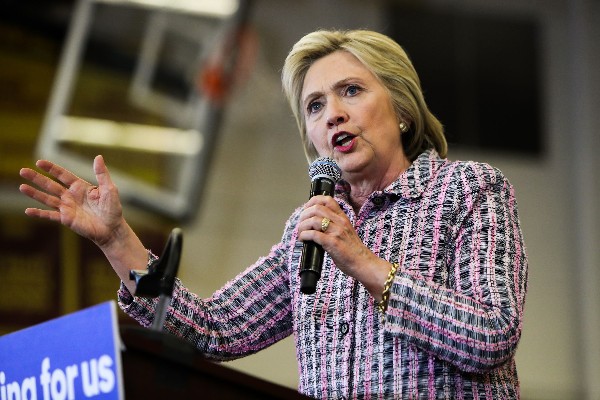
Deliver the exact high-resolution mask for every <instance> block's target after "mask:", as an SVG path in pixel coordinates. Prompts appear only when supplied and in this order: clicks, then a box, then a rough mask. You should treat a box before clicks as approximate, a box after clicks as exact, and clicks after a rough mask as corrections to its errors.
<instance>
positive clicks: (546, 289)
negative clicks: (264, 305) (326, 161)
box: [0, 0, 600, 399]
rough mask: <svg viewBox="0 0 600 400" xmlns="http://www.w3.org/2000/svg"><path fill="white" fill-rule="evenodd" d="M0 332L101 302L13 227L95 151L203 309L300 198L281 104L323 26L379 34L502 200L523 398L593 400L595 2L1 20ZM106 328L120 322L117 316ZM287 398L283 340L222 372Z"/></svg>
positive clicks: (29, 230) (291, 2)
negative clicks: (520, 283) (39, 185)
mask: <svg viewBox="0 0 600 400" xmlns="http://www.w3.org/2000/svg"><path fill="white" fill-rule="evenodd" d="M0 6H1V7H2V11H1V12H0V94H1V95H0V221H1V222H0V289H1V292H0V293H1V294H0V333H7V332H12V331H15V330H17V329H21V328H24V327H27V326H30V325H33V324H36V323H39V322H42V321H46V320H48V319H51V318H55V317H57V316H59V315H63V314H66V313H69V312H73V311H75V310H78V309H81V308H85V307H88V306H90V305H93V304H97V303H99V302H102V301H106V300H111V299H114V298H115V292H116V289H117V287H118V284H119V282H118V279H117V278H116V276H115V275H114V274H113V272H112V269H111V268H110V266H109V265H108V263H107V262H106V261H105V260H104V258H103V256H102V254H101V253H100V251H99V250H97V249H96V248H95V247H94V246H93V245H92V244H90V243H88V242H86V241H84V240H82V239H80V238H78V237H77V236H76V235H74V234H72V233H71V232H69V231H68V230H66V229H63V228H62V227H60V226H58V225H56V224H52V223H48V222H44V221H37V220H31V219H28V218H27V217H25V215H24V213H23V210H24V208H25V207H27V206H29V205H32V202H31V201H29V200H28V199H26V198H24V197H23V196H21V195H20V194H19V192H18V185H19V184H20V183H21V179H20V177H19V175H18V171H19V169H20V168H21V167H23V166H32V165H33V163H34V162H35V160H36V159H38V158H40V157H44V158H48V159H51V160H53V161H56V162H58V163H60V164H62V165H65V166H67V167H69V168H72V169H73V170H75V171H76V172H77V173H78V174H79V175H80V176H82V177H84V178H86V179H88V180H93V175H92V174H91V172H92V160H93V157H94V156H95V155H96V154H103V155H104V156H105V159H106V161H107V163H108V166H109V168H110V169H111V172H112V173H113V175H114V177H115V180H116V181H117V183H118V185H119V189H120V193H121V195H122V196H123V200H124V202H125V213H126V217H127V218H128V220H129V222H130V224H131V225H132V226H133V227H134V229H135V230H136V232H137V233H138V234H139V235H140V237H142V239H143V241H144V242H145V243H146V245H147V246H148V247H150V248H152V249H153V250H154V251H155V252H160V251H161V250H162V248H163V246H164V243H165V240H166V237H167V235H168V233H169V232H170V230H171V228H173V227H175V226H179V227H181V228H182V229H183V232H184V246H183V258H182V262H181V266H180V272H179V276H180V278H181V279H182V280H183V282H184V284H186V285H187V286H188V287H189V288H191V289H192V290H193V291H195V292H196V293H198V294H200V295H201V296H204V297H208V296H210V294H211V293H212V292H213V291H215V290H216V289H218V288H219V287H220V286H221V285H222V284H223V283H224V282H225V281H227V280H228V279H231V278H233V277H234V276H235V275H236V274H237V273H238V272H240V271H241V270H243V269H244V268H245V267H246V266H248V265H250V264H251V263H253V262H254V261H255V260H256V259H257V258H258V257H260V256H261V255H264V254H266V253H267V252H268V251H269V248H270V247H271V245H272V244H274V243H276V242H277V241H278V240H279V238H280V235H281V234H282V232H283V224H284V223H285V221H286V219H287V217H288V216H289V215H290V214H291V212H292V211H293V210H294V209H295V208H296V207H297V206H299V205H300V204H301V203H302V202H303V201H305V200H306V199H307V197H308V189H309V179H308V175H307V166H308V164H307V162H306V160H305V158H304V154H303V151H302V147H301V143H300V140H299V136H298V133H297V128H296V125H295V122H294V121H293V117H292V114H291V111H290V110H289V107H288V106H287V104H286V101H285V99H284V97H283V94H282V92H281V87H280V83H279V73H280V69H281V66H282V64H283V60H284V58H285V55H286V54H287V52H288V51H289V49H290V48H291V46H292V45H293V43H294V42H295V41H296V40H298V39H299V38H300V37H301V36H302V35H304V34H305V33H308V32H310V31H312V30H315V29H317V28H340V29H354V28H368V29H374V30H378V31H381V32H383V33H386V34H388V35H390V36H392V37H394V38H395V39H396V40H397V41H398V42H399V43H400V44H401V45H403V46H404V47H405V49H406V50H407V52H408V53H409V55H410V56H411V58H412V59H413V62H414V64H415V66H416V68H417V71H418V72H419V74H420V76H421V80H422V84H423V87H424V90H425V95H426V99H427V100H428V102H429V104H430V107H431V108H432V110H433V112H434V113H435V114H436V115H438V117H439V118H440V119H441V120H442V122H443V123H444V124H445V126H446V130H447V136H448V139H449V142H450V152H449V157H450V158H452V159H475V160H478V161H486V162H489V163H491V164H492V165H494V166H497V167H499V168H500V169H501V170H502V171H503V172H504V173H505V174H506V175H507V177H508V178H509V179H510V180H511V182H512V183H513V185H514V186H515V188H516V192H517V199H518V201H519V211H520V218H521V222H522V228H523V232H524V235H525V240H526V244H527V249H528V254H529V261H530V275H529V292H528V297H527V305H526V313H525V322H524V331H523V337H522V340H521V343H520V346H519V350H518V352H517V366H518V368H519V373H520V378H521V385H522V395H523V398H524V399H600V382H599V381H598V379H597V377H598V376H600V291H599V290H598V284H599V283H600V254H599V253H600V251H599V246H598V243H599V239H600V231H599V229H598V222H600V218H599V214H598V211H597V207H596V205H597V200H596V199H598V198H599V197H600V196H599V195H600V185H599V183H598V177H597V174H596V170H598V167H599V166H600V165H599V158H598V157H597V151H598V150H599V149H600V146H599V140H600V139H599V138H598V135H595V134H594V132H597V131H598V128H599V127H600V117H599V113H598V112H597V111H598V104H600V98H599V95H600V90H599V89H600V87H599V86H600V76H599V75H600V59H599V55H600V40H599V39H600V25H598V24H597V21H599V20H600V2H599V1H597V0H537V1H534V0H531V1H521V0H504V1H500V0H485V1H481V0H479V1H476V0H422V1H417V0H412V1H409V0H405V1H401V0H396V1H393V0H388V1H384V0H375V1H371V2H366V1H359V0H334V1H316V0H279V1H275V0H253V1H249V0H246V1H245V0H227V1H226V0H202V1H201V0H197V1H184V0H178V1H170V2H169V1H156V0H155V1H151V0H137V1H125V0H94V1H92V0H60V1H53V2H45V1H17V0H8V1H7V0H3V1H0ZM121 319H122V323H130V322H129V321H128V320H127V318H126V317H125V316H121ZM227 365H228V366H231V367H233V368H236V369H240V370H242V371H244V372H247V373H249V374H252V375H256V376H259V377H261V378H264V379H267V380H270V381H273V382H277V383H280V384H283V385H286V386H289V387H292V388H295V387H296V384H297V373H296V368H297V364H296V361H295V355H294V345H293V341H292V339H291V338H288V339H286V340H284V341H282V342H280V343H278V344H276V345H275V346H273V347H272V348H270V349H267V350H266V351H263V352H261V353H260V354H257V355H255V356H251V357H247V358H245V359H242V360H238V361H234V362H230V363H228V364H227Z"/></svg>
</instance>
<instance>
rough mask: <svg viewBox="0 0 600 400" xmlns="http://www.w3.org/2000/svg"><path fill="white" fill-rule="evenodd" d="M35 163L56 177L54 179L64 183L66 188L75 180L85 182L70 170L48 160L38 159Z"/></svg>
mask: <svg viewBox="0 0 600 400" xmlns="http://www.w3.org/2000/svg"><path fill="white" fill-rule="evenodd" d="M35 165H36V166H37V167H38V168H40V169H42V170H44V171H46V172H47V173H49V174H50V175H51V176H53V177H54V178H56V180H58V181H59V182H61V183H62V184H64V185H65V186H66V187H67V188H69V187H71V185H73V184H74V183H75V182H77V181H82V182H84V183H87V182H86V181H84V180H83V179H81V178H79V177H78V176H77V175H75V174H73V173H72V172H71V171H69V170H66V169H64V168H63V167H61V166H60V165H57V164H54V163H53V162H50V161H48V160H38V161H37V162H36V163H35Z"/></svg>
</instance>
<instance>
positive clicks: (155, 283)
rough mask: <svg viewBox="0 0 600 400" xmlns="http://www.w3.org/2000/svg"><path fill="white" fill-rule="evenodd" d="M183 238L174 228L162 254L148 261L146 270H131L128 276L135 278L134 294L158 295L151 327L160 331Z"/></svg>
mask: <svg viewBox="0 0 600 400" xmlns="http://www.w3.org/2000/svg"><path fill="white" fill-rule="evenodd" d="M182 242H183V238H182V232H181V229H179V228H174V229H173V230H172V231H171V234H170V235H169V239H168V241H167V244H166V245H165V248H164V250H163V253H162V255H161V256H160V258H158V259H157V260H154V261H152V262H151V263H150V265H149V266H148V268H147V269H146V270H131V271H129V278H130V279H131V280H135V285H136V288H135V295H136V296H141V297H151V298H154V297H158V304H157V306H156V311H155V313H154V321H153V322H152V326H151V329H152V330H155V331H161V330H162V329H163V325H164V324H165V319H166V317H167V310H168V308H169V306H170V305H171V298H172V296H173V286H174V285H175V277H176V276H177V271H178V269H179V260H180V258H181V246H182Z"/></svg>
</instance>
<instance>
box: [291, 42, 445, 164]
mask: <svg viewBox="0 0 600 400" xmlns="http://www.w3.org/2000/svg"><path fill="white" fill-rule="evenodd" d="M340 50H341V51H347V52H348V53H350V54H352V55H354V56H355V57H356V58H357V59H358V60H359V61H360V62H361V63H363V64H364V65H365V67H366V68H368V69H369V70H370V71H371V72H372V73H373V74H374V75H375V76H376V77H377V79H379V81H380V82H381V83H382V84H383V86H384V87H386V88H387V90H388V91H389V93H390V96H391V99H392V104H393V106H394V110H395V112H396V115H397V116H398V120H399V121H404V122H405V123H406V124H407V125H408V126H409V127H410V129H409V130H408V131H407V132H406V133H403V134H402V144H403V147H404V152H405V154H406V156H407V157H408V158H409V159H410V160H411V161H414V160H415V159H416V158H417V156H418V155H419V154H421V153H422V152H423V151H425V150H427V149H431V148H433V149H435V150H436V151H437V152H438V153H439V155H440V156H441V157H446V153H447V150H448V145H447V143H446V138H445V136H444V128H443V126H442V124H441V123H440V121H438V119H437V118H436V117H435V116H434V115H433V114H432V113H431V112H430V111H429V108H428V107H427V104H426V103H425V98H424V96H423V92H422V90H421V84H420V81H419V77H418V75H417V72H416V71H415V69H414V67H413V65H412V63H411V61H410V59H409V58H408V55H407V54H406V52H405V51H404V50H403V49H402V47H401V46H400V45H399V44H398V43H396V42H395V41H394V40H392V39H390V38H389V37H387V36H385V35H383V34H380V33H377V32H373V31H367V30H350V31H336V30H319V31H315V32H312V33H309V34H308V35H306V36H304V37H303V38H302V39H300V40H299V41H298V42H297V43H296V44H295V45H294V46H293V47H292V50H291V51H290V53H289V54H288V56H287V57H286V59H285V63H284V65H283V70H282V73H281V82H282V86H283V91H284V93H285V95H286V97H287V99H288V101H289V103H290V107H291V108H292V112H293V113H294V117H295V118H296V122H297V123H298V128H299V130H300V136H301V138H302V143H303V145H304V152H305V154H306V158H307V159H308V161H309V162H312V161H313V160H314V159H316V158H317V157H318V153H317V150H316V149H315V147H314V145H313V144H312V142H311V141H310V139H309V138H308V135H307V134H306V125H305V121H304V112H303V107H302V99H301V97H302V87H303V85H304V78H305V76H306V72H307V71H308V69H309V68H310V66H311V65H312V63H313V62H315V61H316V60H318V59H320V58H322V57H324V56H327V55H329V54H331V53H333V52H335V51H340Z"/></svg>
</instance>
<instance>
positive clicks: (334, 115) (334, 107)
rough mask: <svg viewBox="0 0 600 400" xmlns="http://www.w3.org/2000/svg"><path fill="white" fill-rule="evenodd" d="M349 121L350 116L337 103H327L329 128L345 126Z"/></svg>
mask: <svg viewBox="0 0 600 400" xmlns="http://www.w3.org/2000/svg"><path fill="white" fill-rule="evenodd" d="M347 120H348V114H347V113H346V111H344V108H343V107H341V105H340V104H339V103H338V102H336V101H328V103H327V127H328V128H333V127H335V126H338V125H340V124H343V123H344V122H346V121H347Z"/></svg>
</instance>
